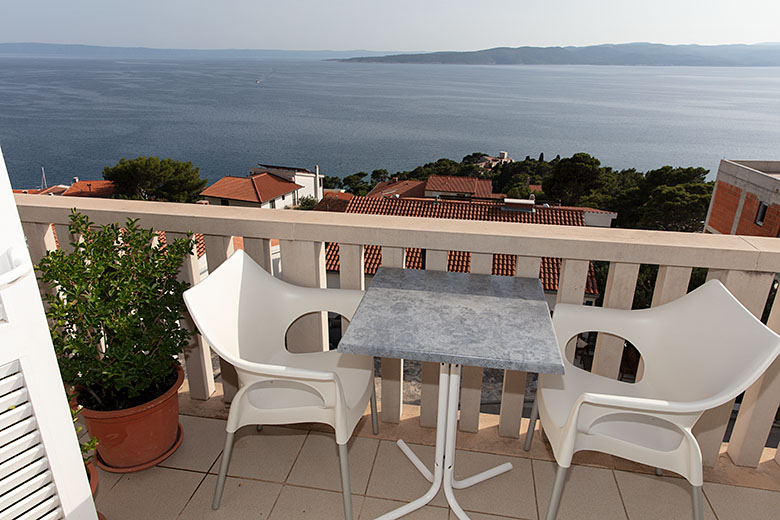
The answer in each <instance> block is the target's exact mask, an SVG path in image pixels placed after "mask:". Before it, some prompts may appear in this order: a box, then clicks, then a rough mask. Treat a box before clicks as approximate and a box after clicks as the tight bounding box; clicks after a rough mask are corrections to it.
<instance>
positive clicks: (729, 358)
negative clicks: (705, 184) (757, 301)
mask: <svg viewBox="0 0 780 520" xmlns="http://www.w3.org/2000/svg"><path fill="white" fill-rule="evenodd" d="M634 313H635V315H637V316H640V317H641V319H642V320H643V321H645V323H644V324H643V326H642V327H641V329H642V330H643V335H644V336H646V337H645V338H644V339H645V340H646V341H647V344H648V348H646V349H645V350H644V351H643V350H642V348H641V345H638V347H639V349H640V353H641V354H642V356H643V357H644V361H645V375H644V378H643V380H642V381H640V384H646V385H648V386H650V387H652V388H653V390H654V394H655V395H657V396H658V397H659V398H664V399H668V400H673V401H688V402H693V401H709V402H710V403H709V404H710V405H711V406H712V407H714V406H718V405H720V404H722V403H725V402H727V401H729V400H730V399H733V398H734V397H736V396H737V395H739V394H740V393H741V392H743V391H744V390H745V389H747V387H749V386H750V385H751V384H753V382H755V381H756V379H758V378H759V377H760V376H761V374H763V373H764V371H765V370H766V369H767V368H768V367H769V365H770V364H771V363H772V362H773V361H774V360H775V358H777V356H778V354H780V336H778V335H777V334H775V333H774V332H773V331H772V330H770V329H769V328H768V327H767V326H765V325H764V324H763V323H761V322H760V321H759V320H758V319H756V317H755V316H753V314H752V313H751V312H750V311H748V310H747V309H746V308H745V307H744V306H743V305H742V304H741V303H740V302H739V301H738V300H737V299H736V298H735V297H734V296H733V295H732V294H731V293H730V292H729V291H728V290H727V289H726V288H725V287H724V286H723V284H721V283H720V282H719V281H717V280H711V281H709V282H707V283H706V284H704V285H702V286H701V287H699V288H698V289H696V290H695V291H692V292H690V293H688V294H687V295H685V296H683V297H682V298H680V299H678V300H675V301H672V302H670V303H667V304H665V305H660V306H658V307H654V308H651V309H647V310H643V311H634Z"/></svg>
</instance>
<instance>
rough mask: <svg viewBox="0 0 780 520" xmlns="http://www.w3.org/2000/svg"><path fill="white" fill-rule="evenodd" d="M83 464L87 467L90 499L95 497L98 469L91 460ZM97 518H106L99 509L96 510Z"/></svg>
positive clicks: (99, 519) (104, 519)
mask: <svg viewBox="0 0 780 520" xmlns="http://www.w3.org/2000/svg"><path fill="white" fill-rule="evenodd" d="M84 466H85V467H86V468H87V479H88V480H89V491H90V493H91V494H92V499H93V500H94V499H95V498H96V497H97V488H98V470H97V468H96V467H95V465H94V464H93V463H92V461H89V462H86V463H85V464H84ZM97 515H98V520H106V517H105V516H104V515H103V513H101V512H100V511H98V512H97Z"/></svg>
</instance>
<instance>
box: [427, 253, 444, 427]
mask: <svg viewBox="0 0 780 520" xmlns="http://www.w3.org/2000/svg"><path fill="white" fill-rule="evenodd" d="M448 256H449V253H448V252H447V251H439V250H435V249H428V250H426V251H425V268H426V269H430V270H433V271H446V270H447V263H448ZM438 398H439V364H438V363H431V362H429V361H423V364H422V376H421V381H420V426H423V427H425V428H435V427H436V407H437V405H438Z"/></svg>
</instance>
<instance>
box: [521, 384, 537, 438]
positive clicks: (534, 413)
mask: <svg viewBox="0 0 780 520" xmlns="http://www.w3.org/2000/svg"><path fill="white" fill-rule="evenodd" d="M537 399H538V396H537V397H534V406H533V408H531V420H530V421H529V422H528V430H527V431H526V432H525V446H523V449H524V450H525V451H528V450H530V449H531V441H532V440H534V430H535V429H536V421H537V419H539V403H538V402H537Z"/></svg>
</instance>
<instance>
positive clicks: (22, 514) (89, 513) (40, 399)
mask: <svg viewBox="0 0 780 520" xmlns="http://www.w3.org/2000/svg"><path fill="white" fill-rule="evenodd" d="M0 223H1V224H0V518H2V519H9V520H10V519H20V520H21V519H25V520H27V519H30V520H32V519H46V520H50V519H51V520H54V519H58V518H66V519H68V520H96V519H97V514H96V513H95V505H94V503H93V501H92V496H91V495H90V490H89V483H88V482H87V475H86V472H85V470H84V463H83V461H82V459H81V453H80V450H79V447H78V440H77V439H76V432H75V429H74V427H73V422H72V420H71V416H70V409H69V407H68V402H67V398H66V396H65V389H64V387H63V385H62V378H61V376H60V371H59V367H58V366H57V359H56V358H55V356H54V349H53V347H52V342H51V336H50V335H49V328H48V324H47V322H46V316H45V314H44V310H43V303H42V302H41V297H40V294H39V292H38V284H37V282H36V280H35V273H34V271H33V268H32V264H31V261H30V254H29V252H28V251H27V245H26V243H25V239H24V234H23V232H22V225H21V222H20V221H19V214H18V212H17V210H16V205H15V204H14V199H13V194H12V192H11V183H10V181H9V179H8V172H7V170H6V167H5V161H4V160H3V155H2V151H1V150H0Z"/></svg>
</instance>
